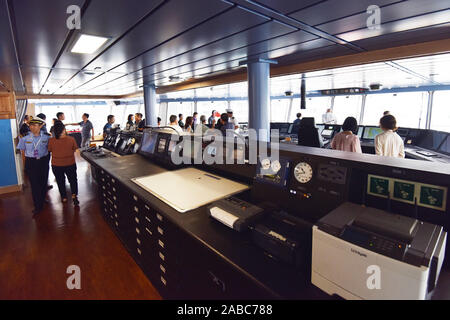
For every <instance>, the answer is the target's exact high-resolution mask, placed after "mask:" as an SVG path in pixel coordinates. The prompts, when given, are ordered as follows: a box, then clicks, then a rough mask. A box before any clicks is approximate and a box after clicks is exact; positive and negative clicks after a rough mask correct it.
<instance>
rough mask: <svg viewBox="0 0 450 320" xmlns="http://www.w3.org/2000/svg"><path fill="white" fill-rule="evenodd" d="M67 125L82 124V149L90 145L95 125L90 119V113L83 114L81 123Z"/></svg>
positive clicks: (75, 124)
mask: <svg viewBox="0 0 450 320" xmlns="http://www.w3.org/2000/svg"><path fill="white" fill-rule="evenodd" d="M66 126H80V127H81V148H80V149H85V148H88V147H89V144H90V143H91V132H92V137H93V136H94V126H93V125H92V122H91V121H89V114H87V113H85V114H83V121H81V122H79V123H69V124H66Z"/></svg>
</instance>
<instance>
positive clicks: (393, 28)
mask: <svg viewBox="0 0 450 320" xmlns="http://www.w3.org/2000/svg"><path fill="white" fill-rule="evenodd" d="M449 21H450V9H448V10H444V11H438V12H435V13H430V14H425V15H421V16H418V17H413V18H409V19H403V20H398V21H394V22H389V23H385V24H382V25H381V26H380V29H379V30H376V29H375V30H371V29H369V28H364V29H359V30H355V31H350V32H346V33H341V34H338V35H337V36H338V37H339V38H341V39H344V40H346V41H349V42H353V41H357V40H361V39H367V38H372V37H378V36H381V35H383V34H390V33H396V32H402V31H406V30H411V29H419V28H423V27H427V26H432V25H439V24H443V23H448V22H449Z"/></svg>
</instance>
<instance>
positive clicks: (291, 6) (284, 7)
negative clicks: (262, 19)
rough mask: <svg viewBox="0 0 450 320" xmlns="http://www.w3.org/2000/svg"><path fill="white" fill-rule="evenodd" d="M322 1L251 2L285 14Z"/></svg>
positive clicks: (259, 0)
mask: <svg viewBox="0 0 450 320" xmlns="http://www.w3.org/2000/svg"><path fill="white" fill-rule="evenodd" d="M323 1H324V0H302V1H299V0H256V1H253V2H255V3H258V4H260V5H263V6H265V7H268V8H270V9H273V10H276V11H278V12H280V13H283V14H287V13H290V12H294V11H298V10H300V9H303V8H306V7H309V6H311V5H314V4H317V3H319V2H323Z"/></svg>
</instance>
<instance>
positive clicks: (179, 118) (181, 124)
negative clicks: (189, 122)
mask: <svg viewBox="0 0 450 320" xmlns="http://www.w3.org/2000/svg"><path fill="white" fill-rule="evenodd" d="M178 125H179V126H180V128H184V122H183V114H181V113H180V114H179V115H178Z"/></svg>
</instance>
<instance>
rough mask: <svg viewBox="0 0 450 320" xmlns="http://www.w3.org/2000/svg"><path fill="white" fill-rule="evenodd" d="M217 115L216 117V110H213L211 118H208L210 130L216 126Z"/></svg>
mask: <svg viewBox="0 0 450 320" xmlns="http://www.w3.org/2000/svg"><path fill="white" fill-rule="evenodd" d="M215 115H216V110H213V111H212V112H211V116H210V117H209V118H208V126H209V127H210V128H214V125H215V124H216V117H215Z"/></svg>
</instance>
